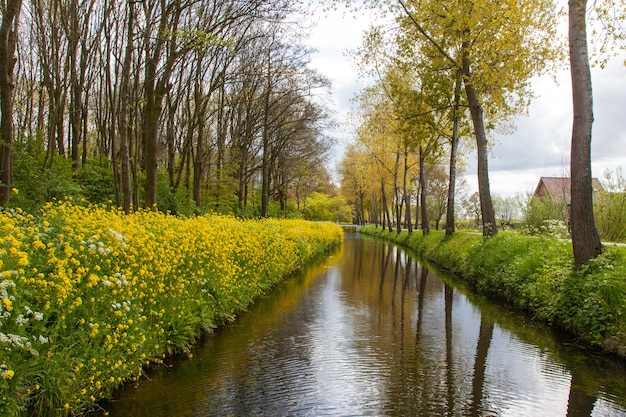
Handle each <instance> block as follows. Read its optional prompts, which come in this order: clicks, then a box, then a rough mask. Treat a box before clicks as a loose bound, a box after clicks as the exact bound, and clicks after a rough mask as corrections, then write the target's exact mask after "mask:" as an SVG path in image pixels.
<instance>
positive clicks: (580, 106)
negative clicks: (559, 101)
mask: <svg viewBox="0 0 626 417" xmlns="http://www.w3.org/2000/svg"><path fill="white" fill-rule="evenodd" d="M586 6H587V1H586V0H569V51H570V71H571V76H572V95H573V104H574V123H573V127H572V147H571V162H570V163H571V168H570V169H571V182H572V183H571V193H572V195H571V212H570V219H571V233H572V249H573V251H574V263H575V264H576V265H577V266H580V265H582V264H584V263H585V262H587V261H588V260H589V259H592V258H595V257H596V256H598V255H599V254H600V253H601V252H602V244H601V242H600V237H599V236H598V231H597V229H596V224H595V219H594V215H593V186H592V181H591V126H592V124H593V92H592V87H591V70H590V69H589V56H588V52H587V26H586V21H585V13H586Z"/></svg>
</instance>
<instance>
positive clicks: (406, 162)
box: [403, 146, 413, 234]
mask: <svg viewBox="0 0 626 417" xmlns="http://www.w3.org/2000/svg"><path fill="white" fill-rule="evenodd" d="M403 177H404V178H403V188H404V204H405V205H406V207H405V210H406V212H405V213H406V214H405V217H406V218H405V219H404V221H405V223H406V227H407V229H408V230H409V234H411V233H413V223H412V222H411V194H409V189H408V186H407V182H408V177H409V150H408V148H407V147H406V146H405V147H404V176H403Z"/></svg>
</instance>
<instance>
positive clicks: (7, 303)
mask: <svg viewBox="0 0 626 417" xmlns="http://www.w3.org/2000/svg"><path fill="white" fill-rule="evenodd" d="M2 305H3V306H4V309H5V310H6V311H13V303H12V302H11V300H9V299H8V298H3V299H2Z"/></svg>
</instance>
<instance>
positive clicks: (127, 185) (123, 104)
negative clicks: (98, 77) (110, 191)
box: [118, 0, 135, 214]
mask: <svg viewBox="0 0 626 417" xmlns="http://www.w3.org/2000/svg"><path fill="white" fill-rule="evenodd" d="M134 27H135V4H134V0H129V1H128V33H127V39H126V51H125V53H124V63H123V67H122V75H121V77H122V79H121V85H120V109H119V120H118V123H119V136H120V158H121V160H122V161H121V162H122V184H121V185H122V187H121V188H122V195H123V203H122V207H123V209H124V213H126V214H128V213H130V210H131V207H132V186H131V172H130V169H131V168H130V152H129V148H128V136H129V130H128V112H129V110H128V103H129V97H130V64H131V61H132V55H133V37H134V36H133V28H134Z"/></svg>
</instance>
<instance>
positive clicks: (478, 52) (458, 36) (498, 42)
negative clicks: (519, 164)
mask: <svg viewBox="0 0 626 417" xmlns="http://www.w3.org/2000/svg"><path fill="white" fill-rule="evenodd" d="M397 1H398V3H399V5H400V9H401V10H402V11H403V12H404V13H405V14H406V15H407V16H408V17H409V18H410V20H411V22H412V23H413V25H414V27H415V28H416V30H417V32H419V34H420V35H421V38H422V42H424V43H425V44H429V45H431V47H434V48H435V49H436V50H437V51H438V52H439V54H440V55H441V57H442V58H443V59H445V60H446V61H447V62H448V63H449V64H450V65H451V66H452V67H453V68H455V69H456V70H457V71H459V72H460V73H461V74H462V77H463V85H464V89H465V96H466V99H467V102H468V105H469V109H470V114H471V117H472V122H473V125H474V135H475V138H476V149H477V154H478V158H477V162H478V164H477V165H478V189H479V194H480V202H481V211H482V224H483V234H484V235H486V236H492V235H494V234H496V233H497V227H496V224H495V212H494V209H493V203H492V201H491V192H490V185H489V167H488V159H489V158H488V139H487V127H488V126H489V125H492V124H495V123H496V122H497V121H499V120H504V119H506V118H508V116H510V115H511V114H514V113H517V112H519V111H520V110H523V109H525V107H526V106H527V104H528V97H529V96H530V91H529V88H528V87H529V80H530V78H531V77H532V76H533V75H536V74H538V73H541V72H542V71H543V70H544V69H545V66H544V63H543V61H544V60H546V61H548V62H550V60H551V59H552V58H553V57H554V56H555V54H556V50H555V48H554V46H555V44H554V43H553V42H551V39H552V37H553V36H554V34H555V31H554V28H555V27H556V24H555V22H554V19H555V13H554V4H553V2H552V0H540V1H532V2H519V1H517V0H506V1H501V2H497V3H495V2H492V1H488V0H472V1H464V0H462V1H457V0H454V1H449V2H448V1H443V2H442V1H441V0H437V1H435V2H431V1H423V2H419V3H418V2H405V1H403V0H397Z"/></svg>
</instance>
